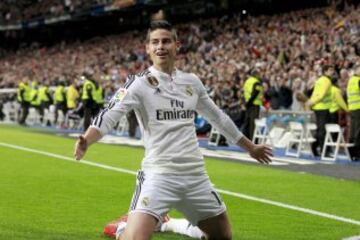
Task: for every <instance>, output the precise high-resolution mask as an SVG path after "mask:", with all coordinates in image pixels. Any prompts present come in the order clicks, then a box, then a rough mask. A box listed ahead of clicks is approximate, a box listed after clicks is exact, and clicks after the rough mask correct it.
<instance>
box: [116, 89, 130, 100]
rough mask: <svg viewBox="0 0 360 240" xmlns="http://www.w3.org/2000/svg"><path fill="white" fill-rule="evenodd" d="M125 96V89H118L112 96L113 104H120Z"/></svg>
mask: <svg viewBox="0 0 360 240" xmlns="http://www.w3.org/2000/svg"><path fill="white" fill-rule="evenodd" d="M126 94H127V90H126V88H120V89H119V91H117V93H116V94H115V96H114V101H115V102H121V101H122V100H123V99H124V97H125V96H126Z"/></svg>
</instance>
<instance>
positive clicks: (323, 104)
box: [305, 65, 335, 156]
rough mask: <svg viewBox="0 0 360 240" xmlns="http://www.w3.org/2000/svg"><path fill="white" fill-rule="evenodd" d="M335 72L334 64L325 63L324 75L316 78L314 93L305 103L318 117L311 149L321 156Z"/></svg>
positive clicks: (328, 121) (328, 118) (328, 119)
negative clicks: (314, 139)
mask: <svg viewBox="0 0 360 240" xmlns="http://www.w3.org/2000/svg"><path fill="white" fill-rule="evenodd" d="M334 74H335V68H334V67H333V66H331V65H325V66H324V67H323V75H322V76H321V77H320V78H319V79H317V80H316V82H315V86H314V90H313V92H312V95H311V97H310V99H309V100H308V101H307V102H306V104H305V105H306V107H307V108H308V109H309V108H311V109H312V110H313V111H314V113H315V118H316V125H317V129H316V136H315V138H316V141H315V142H314V143H313V144H312V145H311V150H312V152H313V154H314V155H315V156H320V152H321V151H322V148H323V146H324V141H325V135H326V130H325V125H326V124H327V123H330V112H329V110H330V107H331V86H332V81H331V79H332V78H333V77H334ZM319 150H320V151H319Z"/></svg>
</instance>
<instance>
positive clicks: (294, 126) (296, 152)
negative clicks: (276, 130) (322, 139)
mask: <svg viewBox="0 0 360 240" xmlns="http://www.w3.org/2000/svg"><path fill="white" fill-rule="evenodd" d="M289 126H290V133H291V137H290V139H289V141H288V143H287V146H286V151H285V155H286V156H292V157H297V158H298V157H300V154H301V152H302V151H303V150H305V149H310V143H312V142H315V141H316V139H315V138H313V137H312V136H311V133H310V129H313V128H314V126H313V125H309V126H308V129H309V130H306V131H305V129H304V126H303V125H302V124H301V123H299V122H290V123H289ZM315 127H316V126H315ZM315 129H316V128H315Z"/></svg>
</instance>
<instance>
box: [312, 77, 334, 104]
mask: <svg viewBox="0 0 360 240" xmlns="http://www.w3.org/2000/svg"><path fill="white" fill-rule="evenodd" d="M331 86H332V84H331V80H330V78H329V77H327V76H321V77H320V78H319V79H318V80H316V82H315V86H314V91H313V93H312V95H311V98H310V101H312V102H313V103H315V104H314V106H313V107H312V109H313V110H329V109H330V107H331Z"/></svg>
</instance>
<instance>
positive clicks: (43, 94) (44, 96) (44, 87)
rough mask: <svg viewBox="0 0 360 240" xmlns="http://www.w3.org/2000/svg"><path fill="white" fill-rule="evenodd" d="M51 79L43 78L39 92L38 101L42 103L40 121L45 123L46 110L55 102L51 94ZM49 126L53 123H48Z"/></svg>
mask: <svg viewBox="0 0 360 240" xmlns="http://www.w3.org/2000/svg"><path fill="white" fill-rule="evenodd" d="M49 85H50V83H49V81H48V80H46V79H45V80H43V82H42V84H41V86H40V88H39V93H38V101H39V103H40V111H39V112H40V122H41V123H43V121H44V113H45V110H49V107H50V105H51V104H52V103H53V98H52V96H51V93H50V90H49ZM46 124H47V125H48V126H50V125H51V123H50V122H47V123H46Z"/></svg>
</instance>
